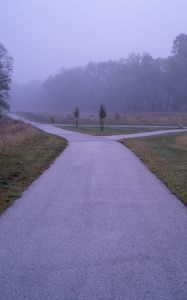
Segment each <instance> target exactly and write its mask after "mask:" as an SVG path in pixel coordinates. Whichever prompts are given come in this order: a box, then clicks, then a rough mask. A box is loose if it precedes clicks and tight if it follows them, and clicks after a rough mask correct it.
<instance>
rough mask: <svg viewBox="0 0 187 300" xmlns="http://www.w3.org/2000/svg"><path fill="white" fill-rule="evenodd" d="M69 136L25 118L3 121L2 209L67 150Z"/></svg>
mask: <svg viewBox="0 0 187 300" xmlns="http://www.w3.org/2000/svg"><path fill="white" fill-rule="evenodd" d="M66 145H67V142H66V140H65V139H62V138H60V137H56V136H53V135H50V134H47V133H44V132H42V131H40V130H38V129H35V128H33V127H31V126H29V125H25V124H23V123H21V122H17V121H12V120H4V121H1V122H0V213H1V212H3V211H4V210H5V209H6V208H7V207H8V206H10V204H11V203H12V202H13V200H15V199H16V198H18V197H19V196H20V194H21V193H22V192H23V191H24V190H25V188H26V187H27V186H28V185H29V184H30V183H32V181H33V180H34V179H36V178H37V177H38V176H39V175H40V174H42V172H43V171H44V170H45V169H46V168H47V167H48V166H49V165H50V164H51V162H52V161H53V160H54V159H55V158H56V157H57V156H58V155H59V154H60V153H61V152H62V151H63V150H64V148H65V147H66Z"/></svg>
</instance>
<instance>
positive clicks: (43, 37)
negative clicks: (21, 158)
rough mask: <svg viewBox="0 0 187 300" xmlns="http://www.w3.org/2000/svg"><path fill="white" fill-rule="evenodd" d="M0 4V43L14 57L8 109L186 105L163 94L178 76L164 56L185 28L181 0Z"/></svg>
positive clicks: (180, 96) (180, 97)
mask: <svg viewBox="0 0 187 300" xmlns="http://www.w3.org/2000/svg"><path fill="white" fill-rule="evenodd" d="M0 7H1V20H0V43H2V44H3V45H4V46H5V47H6V49H7V50H8V52H9V53H10V55H11V56H12V57H13V59H14V71H13V84H12V100H11V106H12V110H28V111H37V110H39V111H48V110H51V109H53V110H62V111H66V112H67V111H72V109H73V107H74V106H75V105H78V106H80V108H81V110H82V111H89V112H92V111H95V110H97V107H98V105H99V104H100V103H104V104H105V105H106V107H108V110H109V111H114V112H115V113H116V112H119V111H121V110H122V111H168V110H176V109H177V110H179V111H181V110H184V109H185V110H186V104H185V103H186V102H185V100H184V99H186V95H184V93H183V91H180V93H179V92H178V88H177V89H176V90H177V92H176V90H175V91H172V93H171V94H172V95H170V94H169V92H168V91H170V87H171V86H173V83H172V82H173V81H175V82H177V80H178V81H180V82H181V78H179V77H177V79H176V78H174V77H172V76H173V75H172V74H174V73H176V70H177V69H178V67H176V66H174V67H173V63H171V64H170V63H169V64H168V59H167V58H168V57H170V55H173V56H175V55H178V53H179V52H180V51H179V50H178V49H175V53H174V52H172V46H173V41H174V40H175V39H176V37H177V36H179V35H180V34H184V35H185V34H186V33H187V18H186V11H187V2H186V0H172V1H171V0H164V1H163V0H157V1H155V0H132V1H130V0H128V1H127V0H117V1H116V0H53V1H52V0H32V1H24V0H15V1H12V0H1V4H0ZM183 37H184V36H183ZM182 40H183V41H182ZM180 44H181V45H182V46H181V47H185V45H186V41H184V39H180ZM177 51H178V52H177ZM132 53H136V54H139V55H136V56H135V55H133V56H132ZM145 53H146V54H145ZM129 56H130V57H129ZM158 58H163V59H165V60H164V61H163V60H158ZM127 59H128V60H127ZM186 61H187V56H186ZM90 62H92V63H90ZM166 62H167V67H166ZM168 65H169V67H168ZM170 65H172V67H171V68H170ZM177 66H178V65H177ZM163 68H165V69H164V74H165V73H166V72H165V70H167V72H168V68H169V70H170V71H169V72H168V73H167V74H170V75H169V76H170V80H168V81H167V84H166V83H165V79H163V78H162V75H163ZM174 69H175V70H174ZM172 72H173V73H172ZM171 73H172V74H171ZM179 73H180V74H181V72H179ZM106 74H108V75H106ZM129 74H131V76H130V77H129ZM136 74H139V75H137V76H136ZM145 74H146V75H145ZM144 75H145V76H144ZM150 76H152V79H151V82H148V78H150ZM185 76H186V74H185ZM185 76H184V72H183V74H182V78H184V77H185ZM143 77H146V78H144V81H143V82H141V79H142V78H143ZM167 78H168V76H167ZM140 86H141V88H142V90H143V91H142V90H141V88H140ZM163 86H164V87H163ZM183 86H186V82H184V83H183ZM145 87H146V88H145ZM134 90H135V91H136V95H134V93H133V92H132V91H134ZM145 90H146V93H145ZM183 90H184V89H183ZM137 98H138V99H137ZM173 99H174V100H173ZM176 99H177V100H176ZM178 101H179V102H180V104H179V105H178V104H176V102H177V103H178ZM139 102H141V104H140V103H139ZM148 103H149V104H148Z"/></svg>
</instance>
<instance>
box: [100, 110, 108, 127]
mask: <svg viewBox="0 0 187 300" xmlns="http://www.w3.org/2000/svg"><path fill="white" fill-rule="evenodd" d="M106 115H107V114H106V108H105V106H104V105H100V108H99V122H100V130H101V131H103V130H104V122H105V118H106Z"/></svg>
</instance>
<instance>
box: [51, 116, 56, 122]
mask: <svg viewBox="0 0 187 300" xmlns="http://www.w3.org/2000/svg"><path fill="white" fill-rule="evenodd" d="M54 122H55V118H54V116H51V124H54Z"/></svg>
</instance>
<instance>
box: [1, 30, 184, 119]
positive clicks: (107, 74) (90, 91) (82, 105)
mask: <svg viewBox="0 0 187 300" xmlns="http://www.w3.org/2000/svg"><path fill="white" fill-rule="evenodd" d="M11 73H12V58H11V57H10V55H9V54H8V52H7V50H6V49H5V48H4V47H3V45H1V44H0V108H8V92H9V90H10V87H11V85H10V84H11ZM31 86H32V85H31ZM33 90H35V91H36V93H34V92H33ZM27 93H28V95H26V94H27ZM22 94H23V95H22ZM31 94H32V96H31ZM22 96H23V97H22ZM29 96H30V98H29ZM14 98H16V93H14V94H13V101H14ZM17 98H18V99H21V98H23V100H24V101H26V99H31V100H29V101H30V102H32V101H33V103H35V105H36V109H37V108H39V107H42V109H43V111H51V110H53V111H62V112H70V111H72V109H73V108H74V107H76V106H77V107H79V109H80V110H81V111H82V112H91V113H92V112H96V111H98V107H99V106H100V105H101V104H103V105H104V106H105V107H106V108H107V111H108V112H113V113H116V115H117V113H119V114H124V113H128V112H153V113H154V112H161V113H162V112H163V113H165V112H185V111H187V35H186V34H180V35H178V36H177V37H176V38H175V40H174V42H173V46H172V49H171V55H170V56H169V57H167V58H153V57H152V56H151V55H150V54H148V53H144V54H142V55H140V54H131V55H130V56H129V57H128V58H127V59H120V60H118V61H107V62H100V63H93V62H91V63H89V64H87V65H86V66H83V67H75V68H71V69H62V70H61V71H60V72H58V73H57V74H56V75H54V76H50V77H49V78H48V79H47V80H45V81H44V82H43V83H39V85H36V87H35V86H34V85H33V88H32V93H31V91H30V89H27V88H23V89H20V90H19V93H17ZM31 106H32V105H31ZM33 106H34V105H33ZM40 110H41V109H40Z"/></svg>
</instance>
